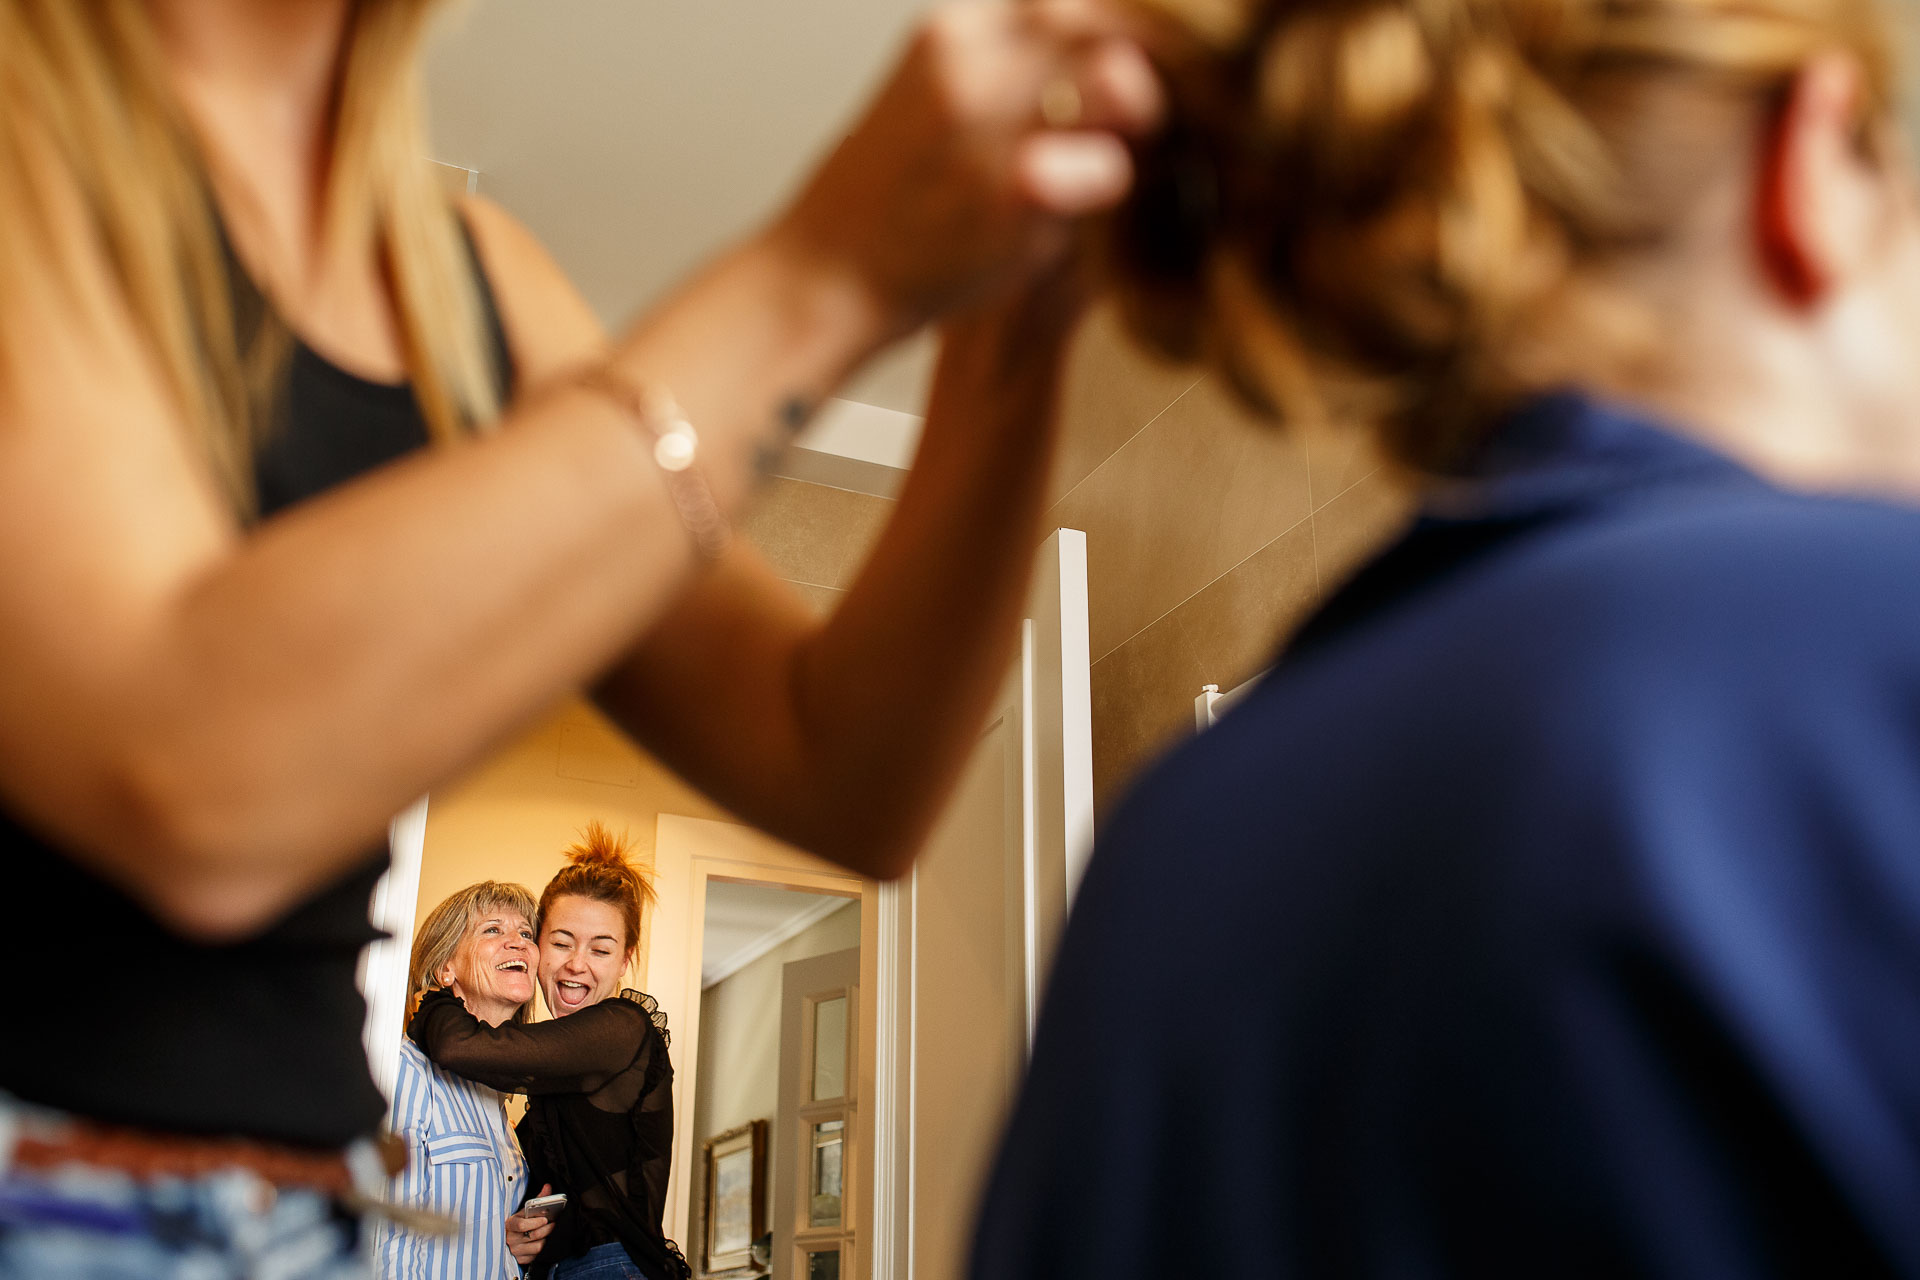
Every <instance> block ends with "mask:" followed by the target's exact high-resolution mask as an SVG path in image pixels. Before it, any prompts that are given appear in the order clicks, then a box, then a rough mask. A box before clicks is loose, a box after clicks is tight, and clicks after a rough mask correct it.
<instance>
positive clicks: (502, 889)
mask: <svg viewBox="0 0 1920 1280" xmlns="http://www.w3.org/2000/svg"><path fill="white" fill-rule="evenodd" d="M503 907H504V908H506V909H507V910H510V911H517V912H519V913H520V915H521V916H522V917H524V918H525V920H526V922H527V924H528V925H529V926H530V927H532V926H536V925H538V923H539V919H538V915H537V905H536V904H535V902H534V900H533V893H532V892H531V891H530V890H528V889H527V888H526V887H525V886H522V885H517V884H512V883H509V882H506V881H502V880H482V881H481V882H480V883H478V884H470V885H468V886H467V887H466V888H464V889H461V890H459V891H457V892H455V893H452V894H449V895H448V896H447V898H446V899H445V901H443V902H441V903H440V905H439V906H437V907H435V908H434V909H433V910H432V911H429V912H428V913H427V918H426V919H425V920H424V921H422V922H421V924H420V927H419V928H418V929H417V930H415V932H414V935H413V954H412V956H410V957H409V958H408V960H407V1019H408V1020H409V1021H411V1020H412V1018H413V1012H414V1010H415V1009H417V1008H419V1007H420V999H421V997H423V996H425V995H426V994H427V992H429V991H431V990H433V989H434V988H436V987H438V986H439V985H440V979H439V978H437V977H435V976H434V975H436V974H438V973H439V972H440V970H442V969H443V968H445V967H446V966H447V965H448V964H449V963H450V962H451V961H452V960H453V957H454V956H455V955H457V954H459V951H460V944H461V943H462V942H464V941H466V937H467V931H468V930H469V929H471V928H473V926H474V925H475V923H477V922H478V921H480V920H482V919H484V918H485V917H486V915H487V913H489V912H492V911H499V910H500V909H501V908H503ZM528 967H529V968H531V967H532V962H531V961H529V963H528ZM532 1006H533V1001H531V1000H529V1001H527V1003H526V1004H523V1005H521V1006H520V1007H519V1008H518V1009H517V1010H515V1011H514V1014H513V1019H512V1020H513V1021H514V1022H525V1021H526V1020H527V1010H528V1009H530V1008H531V1007H532Z"/></svg>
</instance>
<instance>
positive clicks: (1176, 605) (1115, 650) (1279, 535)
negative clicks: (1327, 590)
mask: <svg viewBox="0 0 1920 1280" xmlns="http://www.w3.org/2000/svg"><path fill="white" fill-rule="evenodd" d="M1312 520H1313V513H1312V512H1308V513H1307V514H1306V515H1304V516H1301V517H1300V518H1299V519H1298V520H1295V521H1294V522H1293V523H1292V524H1290V525H1288V526H1287V527H1286V528H1284V529H1282V530H1281V531H1280V532H1278V533H1276V534H1274V535H1273V536H1272V537H1271V538H1268V539H1267V540H1266V541H1265V542H1263V543H1261V544H1260V545H1259V546H1257V547H1255V548H1254V549H1253V550H1251V551H1249V552H1247V554H1245V555H1244V556H1241V557H1240V558H1239V559H1238V560H1235V561H1234V562H1233V563H1232V564H1230V565H1228V566H1227V567H1226V568H1224V569H1222V570H1221V571H1220V572H1219V573H1216V574H1214V575H1213V576H1212V577H1211V578H1208V579H1207V580H1206V581H1205V582H1203V583H1201V584H1200V585H1199V586H1198V587H1195V588H1194V589H1193V590H1192V591H1190V592H1188V593H1187V595H1186V596H1185V597H1183V598H1182V599H1180V600H1178V601H1176V602H1175V603H1174V604H1172V605H1170V606H1168V608H1167V610H1166V612H1165V613H1162V614H1161V615H1160V616H1159V617H1157V618H1155V619H1154V620H1153V621H1152V622H1149V623H1147V624H1146V625H1145V626H1143V627H1141V628H1140V629H1139V630H1138V631H1136V632H1134V633H1133V634H1132V635H1130V636H1128V637H1127V638H1126V639H1125V640H1122V641H1121V642H1120V643H1119V644H1116V645H1115V646H1113V648H1111V649H1109V650H1107V651H1106V652H1105V653H1103V654H1101V655H1100V656H1099V657H1097V658H1095V659H1094V660H1093V661H1092V662H1090V663H1088V664H1087V665H1088V666H1089V667H1097V666H1099V665H1100V664H1101V663H1103V662H1105V661H1106V660H1107V659H1108V658H1111V657H1112V656H1113V655H1114V654H1116V653H1118V652H1120V650H1122V649H1124V648H1126V647H1127V646H1128V645H1130V644H1132V643H1133V642H1134V641H1135V640H1137V639H1139V638H1140V637H1141V636H1143V635H1145V634H1146V633H1147V632H1149V631H1151V630H1153V629H1154V628H1155V627H1157V626H1159V625H1160V624H1161V623H1162V622H1164V621H1166V619H1167V618H1168V616H1169V615H1171V614H1174V613H1177V612H1179V610H1180V607H1181V606H1182V605H1184V604H1186V603H1187V601H1189V600H1191V599H1193V598H1194V597H1195V596H1197V595H1199V594H1200V593H1201V592H1202V591H1205V590H1206V589H1207V588H1208V587H1210V586H1212V585H1213V584H1214V583H1216V582H1218V581H1220V579H1222V578H1224V577H1226V576H1227V575H1228V574H1230V573H1232V572H1233V571H1234V570H1235V569H1238V568H1239V567H1240V566H1241V565H1243V564H1245V563H1246V562H1247V561H1249V560H1251V559H1253V558H1254V557H1255V556H1257V555H1259V554H1260V553H1261V552H1262V551H1265V550H1266V549H1267V548H1268V547H1270V546H1272V545H1273V544H1274V543H1276V542H1278V541H1280V539H1282V538H1284V537H1286V536H1287V535H1288V534H1290V533H1292V532H1293V531H1294V530H1295V529H1298V528H1299V527H1300V526H1301V525H1303V524H1308V523H1310V522H1311V521H1312ZM1315 555H1316V559H1317V556H1318V552H1316V553H1315ZM1319 574H1320V568H1319V565H1318V564H1317V563H1316V564H1315V565H1314V579H1313V581H1314V586H1315V587H1316V588H1317V587H1318V586H1319V585H1320V577H1319Z"/></svg>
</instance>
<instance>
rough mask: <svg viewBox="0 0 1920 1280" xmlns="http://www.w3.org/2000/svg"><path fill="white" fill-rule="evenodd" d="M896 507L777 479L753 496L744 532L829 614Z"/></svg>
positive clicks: (776, 567) (775, 566)
mask: <svg viewBox="0 0 1920 1280" xmlns="http://www.w3.org/2000/svg"><path fill="white" fill-rule="evenodd" d="M893 507H894V503H893V500H892V499H890V498H876V497H873V496H872V495H870V494H865V493H853V492H851V491H849V490H846V489H833V488H829V487H828V486H826V485H820V484H808V483H807V482H805V481H803V480H789V479H786V478H784V477H779V478H775V479H773V480H770V481H768V482H767V486H766V488H765V489H763V490H761V492H760V493H759V494H757V495H755V497H754V501H753V506H752V508H751V509H750V510H748V512H747V514H746V517H745V518H744V519H743V520H742V521H741V522H740V532H741V534H742V535H743V536H744V537H745V538H746V539H747V541H748V542H750V543H752V544H753V545H754V547H755V548H756V549H758V550H759V552H760V554H761V555H763V556H765V557H766V559H767V562H768V563H769V564H770V565H772V566H773V571H774V572H775V573H776V574H778V575H779V576H780V577H781V578H783V579H785V580H786V581H787V583H788V584H789V585H791V586H792V587H793V589H794V590H795V591H797V592H799V593H800V595H801V596H802V597H803V598H805V599H806V601H807V602H808V603H809V604H811V605H813V606H814V608H815V609H817V610H818V611H819V612H820V613H822V614H825V613H830V612H832V610H833V608H834V606H835V605H836V604H838V603H839V600H840V597H841V596H842V595H843V594H844V593H845V592H846V589H847V586H848V584H850V583H851V582H852V581H853V579H854V575H855V574H857V573H858V572H859V570H860V565H861V563H862V562H863V561H865V559H866V558H867V553H868V552H869V551H871V550H872V549H873V543H874V539H876V538H877V537H879V535H880V530H881V529H882V528H883V527H884V526H885V525H886V523H887V520H888V518H889V517H891V516H892V514H893Z"/></svg>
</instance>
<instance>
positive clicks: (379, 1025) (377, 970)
mask: <svg viewBox="0 0 1920 1280" xmlns="http://www.w3.org/2000/svg"><path fill="white" fill-rule="evenodd" d="M426 845H427V797H425V796H421V797H420V798H419V799H418V800H416V801H414V802H413V803H412V804H410V805H408V806H407V807H406V809H404V810H402V811H401V812H400V814H399V815H398V816H397V817H395V818H394V820H393V821H392V822H391V823H389V824H388V825H387V848H388V850H389V854H390V857H391V859H392V861H391V864H390V865H389V866H388V867H387V873H386V874H385V875H383V876H381V877H380V883H379V885H378V886H376V887H375V889H374V891H373V904H372V917H373V925H374V928H376V929H380V930H382V931H383V932H385V933H386V934H387V935H388V936H387V937H385V938H382V939H380V940H379V941H377V942H375V943H373V944H371V945H370V946H368V947H367V949H366V950H365V951H363V952H361V953H360V994H361V995H363V996H365V997H366V1001H367V1025H366V1027H365V1029H364V1030H363V1032H362V1039H363V1041H364V1042H365V1044H366V1047H367V1064H368V1065H369V1066H370V1067H371V1068H372V1069H373V1082H374V1083H375V1084H376V1085H378V1086H380V1092H381V1093H382V1094H383V1095H385V1096H386V1097H387V1098H388V1099H389V1100H391V1099H392V1097H393V1081H394V1077H395V1075H397V1074H398V1073H399V1070H400V1020H401V1019H402V1018H404V1017H405V1016H406V1011H407V997H408V996H409V995H410V994H412V993H411V992H409V991H408V990H407V957H408V956H409V955H410V954H411V953H412V951H413V918H414V912H415V909H416V906H417V902H418V899H419V897H420V862H421V857H422V855H423V854H424V853H425V851H426Z"/></svg>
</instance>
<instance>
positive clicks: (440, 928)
mask: <svg viewBox="0 0 1920 1280" xmlns="http://www.w3.org/2000/svg"><path fill="white" fill-rule="evenodd" d="M538 911H539V907H538V904H537V903H535V901H534V898H533V895H532V894H531V893H529V892H528V891H527V890H526V889H524V888H522V887H521V886H520V885H517V884H502V883H501V882H499V881H497V880H483V881H481V882H480V883H479V884H471V885H468V886H467V887H466V888H464V889H462V890H460V891H459V892H458V893H455V894H452V895H450V896H449V897H448V898H447V899H446V900H445V901H444V902H442V903H441V904H440V905H439V906H437V907H435V908H434V909H433V910H432V911H431V912H429V913H428V915H427V918H426V920H425V921H423V922H422V923H421V925H420V926H419V928H418V929H417V930H416V932H415V933H414V938H413V955H412V957H411V959H410V961H409V963H408V965H407V989H408V990H409V991H411V992H412V993H413V1001H412V1003H413V1004H414V1005H416V1006H417V1005H418V1004H419V1003H420V1002H421V1001H422V1000H424V999H426V998H428V997H429V996H430V995H431V994H432V993H434V992H437V991H445V992H447V993H449V995H450V997H451V998H452V999H455V1000H458V1001H459V1002H460V1005H461V1007H462V1008H464V1009H465V1010H466V1011H467V1012H468V1013H469V1014H471V1015H472V1016H473V1017H474V1018H476V1019H478V1020H479V1021H480V1022H483V1023H485V1024H486V1025H488V1026H498V1025H500V1024H502V1023H520V1022H525V1021H526V1020H527V1011H528V1007H529V1005H530V1004H531V1002H532V1000H533V990H534V986H533V984H534V976H533V975H534V964H535V961H536V959H537V956H538V946H537V942H536V939H535V935H534V926H533V921H534V919H535V917H536V916H537V914H538ZM409 1012H411V1011H409ZM387 1127H388V1129H389V1130H390V1131H391V1132H392V1133H393V1135H394V1136H395V1137H397V1138H399V1139H400V1140H401V1141H402V1142H404V1143H405V1145H406V1153H407V1164H406V1168H405V1169H404V1170H402V1171H401V1172H400V1174H399V1175H398V1176H396V1177H395V1178H394V1180H393V1184H392V1186H391V1188H390V1196H391V1200H392V1202H393V1203H395V1204H399V1205H404V1206H406V1207H407V1208H409V1209H413V1210H419V1211H423V1212H425V1213H427V1214H434V1215H438V1216H439V1217H440V1218H442V1219H443V1220H445V1221H446V1222H449V1223H452V1224H454V1226H455V1227H456V1228H457V1229H456V1230H455V1231H454V1232H453V1234H451V1235H448V1234H444V1233H442V1232H437V1231H428V1230H422V1229H415V1228H409V1227H407V1226H405V1225H401V1224H395V1223H390V1222H384V1221H383V1222H380V1223H379V1224H377V1226H376V1229H375V1231H374V1261H375V1273H376V1275H378V1276H379V1277H380V1280H416V1278H418V1280H513V1278H517V1277H518V1276H519V1274H520V1267H519V1264H518V1262H517V1261H515V1260H514V1258H513V1257H512V1256H511V1254H510V1252H509V1248H508V1242H507V1238H506V1222H507V1218H508V1216H509V1215H510V1214H512V1213H513V1211H514V1210H516V1209H518V1208H519V1207H520V1202H521V1200H522V1199H524V1198H525V1195H526V1189H527V1170H526V1162H525V1160H523V1159H522V1158H521V1155H520V1148H519V1145H518V1143H516V1142H515V1141H514V1137H513V1134H512V1132H511V1131H510V1130H509V1128H508V1126H507V1116H506V1110H505V1106H504V1100H503V1098H502V1097H501V1095H500V1094H499V1093H497V1092H495V1091H494V1090H492V1089H490V1088H488V1087H487V1086H486V1085H484V1084H479V1083H476V1082H475V1081H472V1080H469V1079H467V1078H466V1077H464V1076H458V1075H455V1074H453V1073H452V1072H450V1071H446V1070H443V1069H442V1068H440V1067H437V1066H435V1065H434V1064H433V1063H432V1062H430V1061H428V1059H427V1056H426V1055H425V1054H424V1053H422V1052H421V1051H420V1048H419V1046H418V1045H416V1044H415V1043H414V1042H413V1041H412V1040H411V1039H403V1040H402V1041H401V1043H400V1070H399V1075H398V1077H397V1079H396V1082H395V1084H394V1091H393V1109H392V1111H390V1112H389V1113H388V1116H387Z"/></svg>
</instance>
